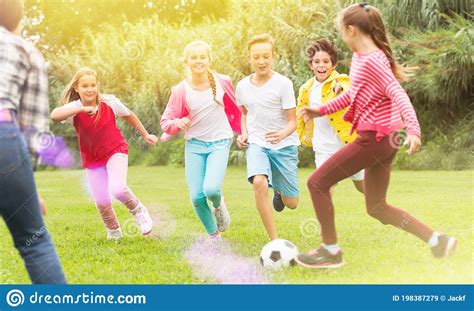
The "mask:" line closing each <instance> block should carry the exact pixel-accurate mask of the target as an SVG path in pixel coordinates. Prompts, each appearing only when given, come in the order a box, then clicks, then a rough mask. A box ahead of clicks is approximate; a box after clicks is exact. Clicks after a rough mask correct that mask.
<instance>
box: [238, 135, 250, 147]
mask: <svg viewBox="0 0 474 311" xmlns="http://www.w3.org/2000/svg"><path fill="white" fill-rule="evenodd" d="M248 139H249V136H248V134H242V135H239V136H238V137H237V146H239V148H247V147H248V146H249V144H248Z"/></svg>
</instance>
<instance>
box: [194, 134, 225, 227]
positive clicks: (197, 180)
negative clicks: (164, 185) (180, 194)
mask: <svg viewBox="0 0 474 311" xmlns="http://www.w3.org/2000/svg"><path fill="white" fill-rule="evenodd" d="M230 145H231V140H230V139H221V140H216V141H213V142H205V141H202V140H198V139H194V138H192V139H190V140H188V141H186V147H185V171H186V181H187V183H188V187H189V195H190V197H191V202H192V203H193V206H194V209H195V210H196V214H197V215H198V217H199V220H201V222H202V224H203V225H204V227H205V228H206V231H207V233H209V234H213V233H215V232H216V231H217V225H216V221H215V220H214V217H213V214H212V212H211V210H210V208H209V205H208V204H207V200H208V199H209V201H211V202H212V205H213V206H214V207H219V205H220V203H221V197H222V195H221V187H222V182H223V181H224V176H225V171H226V169H227V161H228V160H229V150H230Z"/></svg>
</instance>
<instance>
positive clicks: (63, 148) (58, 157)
mask: <svg viewBox="0 0 474 311" xmlns="http://www.w3.org/2000/svg"><path fill="white" fill-rule="evenodd" d="M40 145H41V149H40V151H39V152H38V154H39V157H40V159H41V163H42V164H45V165H49V166H54V167H58V168H72V167H74V166H75V165H76V163H75V161H74V157H73V156H72V154H71V152H70V151H69V148H68V147H67V145H66V143H65V142H64V139H63V138H62V137H55V136H51V138H50V139H49V140H48V143H47V144H45V143H42V144H40Z"/></svg>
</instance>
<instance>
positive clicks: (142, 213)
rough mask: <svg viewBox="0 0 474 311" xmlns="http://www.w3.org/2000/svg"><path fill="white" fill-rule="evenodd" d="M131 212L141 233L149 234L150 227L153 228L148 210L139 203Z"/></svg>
mask: <svg viewBox="0 0 474 311" xmlns="http://www.w3.org/2000/svg"><path fill="white" fill-rule="evenodd" d="M131 212H132V214H133V215H134V216H135V220H136V221H137V224H138V227H139V228H140V231H141V232H142V234H143V235H147V234H150V232H151V229H152V228H153V221H152V220H151V217H150V214H148V210H147V209H146V207H145V205H143V204H142V203H139V204H138V206H137V207H136V208H135V209H134V210H132V211H131Z"/></svg>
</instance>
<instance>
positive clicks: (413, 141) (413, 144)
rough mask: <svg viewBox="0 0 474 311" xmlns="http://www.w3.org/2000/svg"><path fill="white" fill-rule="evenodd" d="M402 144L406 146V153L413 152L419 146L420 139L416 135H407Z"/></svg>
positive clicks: (410, 153)
mask: <svg viewBox="0 0 474 311" xmlns="http://www.w3.org/2000/svg"><path fill="white" fill-rule="evenodd" d="M403 145H404V146H408V150H407V151H406V153H407V154H408V155H412V154H415V153H416V152H417V151H418V150H420V147H421V139H420V137H418V136H416V135H408V136H407V138H406V139H405V142H404V143H403Z"/></svg>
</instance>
